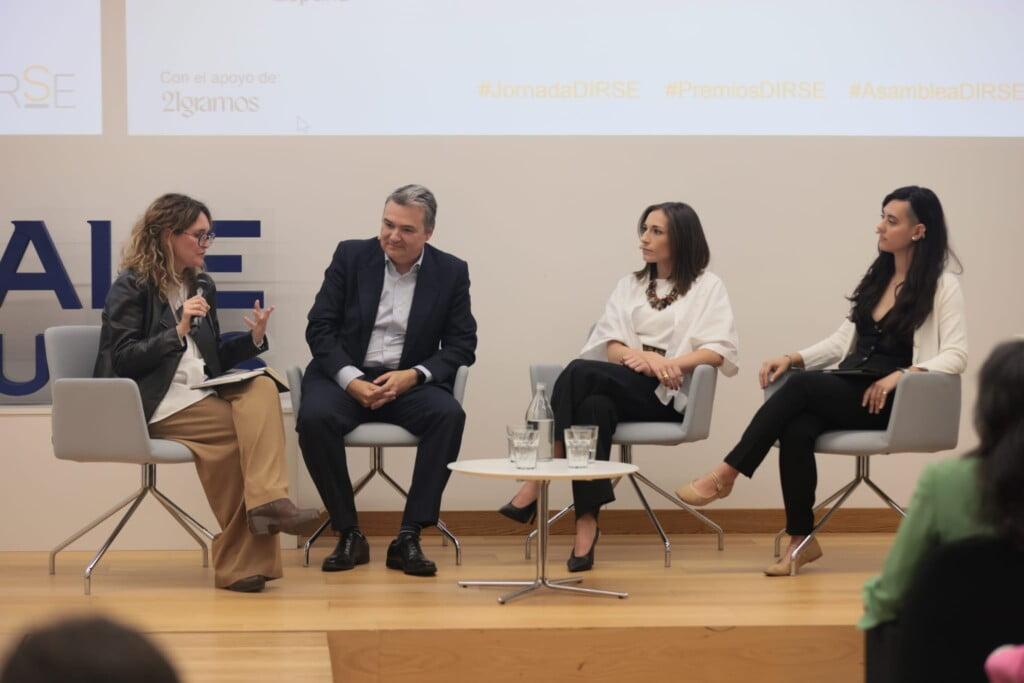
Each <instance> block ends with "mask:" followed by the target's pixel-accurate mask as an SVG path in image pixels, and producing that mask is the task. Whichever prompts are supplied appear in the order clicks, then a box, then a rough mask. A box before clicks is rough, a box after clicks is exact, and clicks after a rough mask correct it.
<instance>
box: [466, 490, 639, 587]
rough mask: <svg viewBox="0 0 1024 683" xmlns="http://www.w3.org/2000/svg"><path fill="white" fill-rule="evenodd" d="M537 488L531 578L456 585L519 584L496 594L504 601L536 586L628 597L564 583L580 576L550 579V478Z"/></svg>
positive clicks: (575, 579)
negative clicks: (533, 575) (534, 569)
mask: <svg viewBox="0 0 1024 683" xmlns="http://www.w3.org/2000/svg"><path fill="white" fill-rule="evenodd" d="M538 483H539V484H540V492H539V493H538V495H537V576H536V578H534V580H533V581H459V586H461V587H462V588H467V587H469V586H509V587H511V586H520V588H519V590H514V591H512V592H511V593H506V594H505V595H502V596H501V597H500V598H498V603H499V604H502V605H505V604H507V603H510V602H512V601H513V600H515V599H516V598H521V597H522V596H524V595H526V594H527V593H532V592H533V591H536V590H540V589H541V588H547V589H549V590H554V591H565V592H567V593H576V594H581V595H600V596H606V597H610V598H619V599H620V600H621V599H625V598H628V597H629V593H620V592H618V591H606V590H599V589H597V588H580V587H577V586H567V585H565V584H567V583H582V581H583V579H582V578H576V577H570V578H567V579H551V578H548V567H547V565H548V539H549V534H548V525H547V518H548V512H549V510H548V486H549V485H550V484H551V482H550V481H543V480H542V481H539V482H538Z"/></svg>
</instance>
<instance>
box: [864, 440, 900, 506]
mask: <svg viewBox="0 0 1024 683" xmlns="http://www.w3.org/2000/svg"><path fill="white" fill-rule="evenodd" d="M858 459H862V460H863V463H861V466H860V470H861V476H862V478H863V480H864V483H865V484H867V485H868V486H869V487H870V488H871V490H872V491H874V492H875V494H877V495H878V497H879V498H881V499H882V500H884V501H885V503H886V504H887V505H888V506H889V507H891V508H892V509H893V510H895V511H896V512H897V513H899V516H900V517H906V516H907V512H906V511H905V510H904V509H903V508H902V507H900V505H899V503H897V502H896V501H895V500H893V499H892V498H891V497H890V496H889V494H888V493H886V492H885V491H883V490H882V488H881V487H880V486H879V485H878V484H876V483H875V482H874V481H873V480H872V479H871V457H870V456H867V455H862V456H859V457H858Z"/></svg>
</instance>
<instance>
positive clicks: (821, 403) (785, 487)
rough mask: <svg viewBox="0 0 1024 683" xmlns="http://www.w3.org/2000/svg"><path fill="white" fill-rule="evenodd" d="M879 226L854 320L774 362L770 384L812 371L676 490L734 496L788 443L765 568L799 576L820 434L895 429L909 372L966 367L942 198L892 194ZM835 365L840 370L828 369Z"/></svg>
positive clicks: (692, 496)
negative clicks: (774, 541)
mask: <svg viewBox="0 0 1024 683" xmlns="http://www.w3.org/2000/svg"><path fill="white" fill-rule="evenodd" d="M875 231H876V232H877V233H878V252H879V253H878V257H877V258H876V259H875V261H874V263H872V264H871V267H870V268H868V271H867V273H865V275H864V277H863V278H862V279H861V281H860V284H859V285H857V288H856V290H854V292H853V295H852V296H850V302H851V309H850V314H849V317H848V319H847V320H844V321H843V324H842V325H841V326H840V327H839V329H838V330H837V331H836V332H835V333H834V334H833V335H832V336H830V337H828V338H827V339H824V340H823V341H820V342H818V343H817V344H814V345H813V346H810V347H808V348H806V349H803V350H802V351H799V352H796V353H787V354H785V355H782V356H779V357H778V358H772V359H770V360H768V361H766V362H765V363H764V364H763V365H762V366H761V372H760V382H761V387H762V388H764V387H766V386H767V385H768V384H770V383H772V382H774V381H775V380H776V379H778V378H779V377H780V376H782V374H783V373H785V372H786V371H787V370H789V369H790V368H805V369H806V370H813V371H814V372H801V373H797V374H795V375H793V376H792V377H790V378H789V379H788V381H787V382H786V383H785V384H784V385H783V386H782V388H780V389H779V391H777V392H775V394H773V395H772V397H771V398H770V399H768V400H767V401H765V403H764V404H763V405H762V406H761V408H760V409H759V410H758V411H757V413H756V414H755V415H754V418H753V419H752V420H751V422H750V425H749V426H748V427H747V429H746V431H745V432H744V433H743V436H742V438H741V439H740V442H739V443H738V444H737V445H736V447H735V448H733V450H732V451H731V452H730V453H729V454H728V455H727V456H726V458H725V461H724V462H723V463H722V464H720V465H718V466H717V467H716V468H715V469H714V470H712V471H711V472H710V473H709V474H707V475H706V476H704V477H701V478H700V479H696V480H694V481H692V482H690V483H689V484H684V485H683V486H681V487H680V488H679V489H678V490H677V491H676V493H677V494H678V495H679V497H680V498H682V499H683V500H684V501H686V502H687V503H690V504H691V505H706V504H707V503H710V502H711V501H713V500H717V499H719V498H725V497H726V496H728V495H729V493H730V492H731V491H732V487H733V482H734V481H735V480H736V477H737V476H739V475H740V474H744V475H746V476H747V477H750V476H753V474H754V470H756V469H757V467H758V465H760V464H761V461H762V460H764V457H765V455H767V453H768V451H769V450H770V449H771V447H772V445H773V444H775V442H776V441H778V442H779V473H780V476H781V479H782V495H783V500H784V502H785V506H786V531H787V533H788V534H789V535H790V546H789V551H788V552H786V553H785V554H784V555H783V556H782V559H781V560H780V561H778V562H776V563H774V564H772V565H771V566H769V567H768V568H767V569H766V570H765V573H766V574H767V575H769V576H788V575H789V573H790V572H789V569H790V561H791V557H790V555H791V553H792V551H793V550H794V549H795V548H796V546H797V545H799V543H800V542H801V541H803V539H804V538H805V537H806V536H807V535H809V534H810V532H811V530H812V529H813V528H814V514H813V512H812V508H813V505H814V490H815V487H816V485H817V468H816V464H815V460H814V443H815V441H816V440H817V438H818V436H819V435H820V434H821V433H822V432H825V431H831V430H837V429H879V430H881V429H885V428H886V427H887V426H888V423H889V415H890V411H891V409H892V397H893V393H894V392H895V390H896V385H897V383H898V382H899V380H900V377H901V376H902V375H903V373H905V372H945V373H951V374H959V373H962V372H963V371H964V369H965V368H966V367H967V335H966V323H965V321H964V299H963V294H962V293H961V291H960V284H959V281H958V279H957V278H956V277H955V276H954V275H952V274H950V273H948V272H946V270H945V269H946V265H947V262H948V261H949V259H950V257H951V253H950V250H949V244H948V242H949V238H948V234H947V230H946V219H945V216H944V215H943V211H942V205H941V204H940V203H939V198H938V197H936V196H935V193H934V192H932V191H931V190H929V189H927V188H923V187H917V186H910V187H902V188H899V189H898V190H894V191H893V192H891V193H890V194H889V195H888V196H886V197H885V199H884V200H883V202H882V218H881V220H880V221H879V223H878V225H877V227H876V228H875ZM952 258H953V259H954V260H955V256H954V257H952ZM834 363H839V366H838V368H837V369H834V370H822V368H825V367H827V366H829V365H832V364H834ZM821 555H822V551H821V547H820V545H818V543H817V541H816V540H815V539H812V541H811V543H809V544H808V545H807V546H806V547H805V548H804V550H803V553H802V554H801V556H800V557H799V558H798V559H797V560H796V561H797V562H798V563H799V565H801V566H802V565H804V564H806V563H808V562H813V561H814V560H816V559H818V558H819V557H821Z"/></svg>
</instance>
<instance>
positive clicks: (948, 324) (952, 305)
mask: <svg viewBox="0 0 1024 683" xmlns="http://www.w3.org/2000/svg"><path fill="white" fill-rule="evenodd" d="M856 345H857V326H856V325H854V324H853V323H852V322H851V321H850V320H849V319H847V320H844V321H843V324H842V325H840V326H839V329H838V330H836V331H835V332H834V333H833V334H832V335H831V336H829V337H827V338H825V339H823V340H821V341H820V342H818V343H817V344H813V345H811V346H809V347H807V348H806V349H802V350H801V351H800V356H801V357H802V358H803V359H804V367H805V368H807V369H808V370H816V369H819V368H824V367H827V366H829V365H832V364H833V363H838V362H839V361H841V360H842V359H843V358H845V357H846V356H847V355H848V354H849V353H850V352H851V351H852V350H853V349H854V347H856ZM911 364H912V365H913V366H914V367H918V368H921V369H923V370H929V371H931V372H945V373H948V374H952V375H959V374H960V373H962V372H963V371H964V370H966V369H967V321H966V318H965V316H964V294H963V290H961V289H960V280H959V278H957V277H956V276H955V275H953V274H952V273H948V272H946V273H943V274H942V277H940V278H939V284H938V286H937V287H936V288H935V299H934V303H933V304H932V312H931V313H930V314H929V315H928V317H927V318H925V321H924V322H923V323H922V324H921V326H920V327H918V328H917V329H916V330H914V354H913V357H912V359H911Z"/></svg>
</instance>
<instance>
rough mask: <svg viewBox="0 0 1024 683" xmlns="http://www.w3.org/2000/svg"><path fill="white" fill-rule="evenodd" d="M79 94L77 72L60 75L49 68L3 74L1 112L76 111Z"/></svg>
mask: <svg viewBox="0 0 1024 683" xmlns="http://www.w3.org/2000/svg"><path fill="white" fill-rule="evenodd" d="M76 93H77V90H76V89H75V74H74V73H73V72H67V71H61V72H58V71H57V70H56V69H53V68H51V67H49V66H47V65H45V64H30V65H28V66H26V67H25V68H24V69H22V70H21V71H20V72H17V73H9V72H0V108H7V107H11V106H13V107H14V108H16V109H75V108H76V107H77V103H76Z"/></svg>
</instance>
